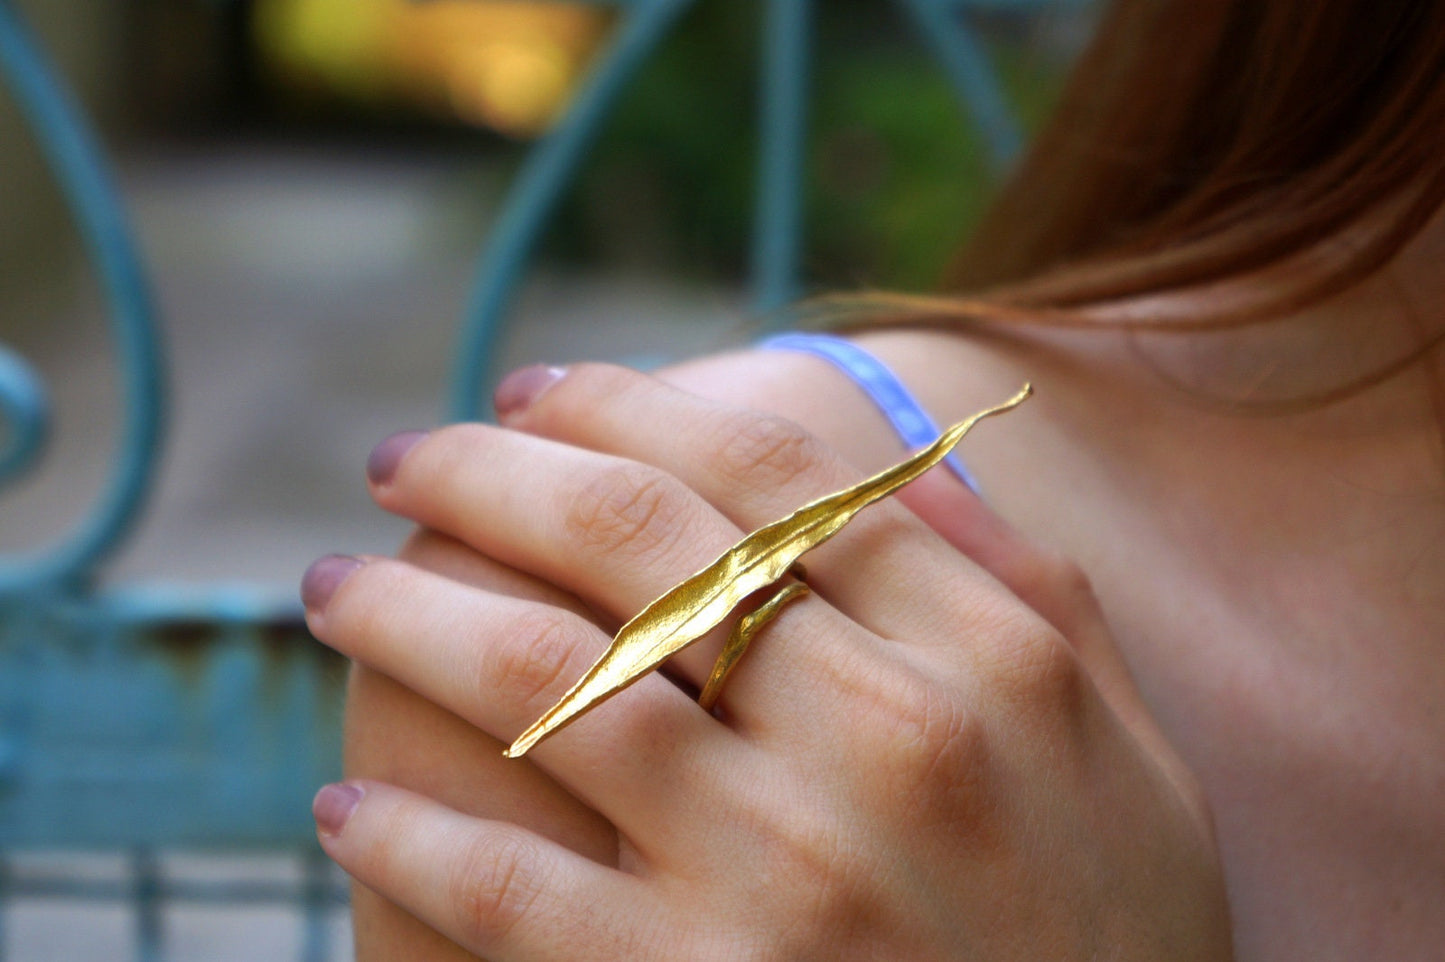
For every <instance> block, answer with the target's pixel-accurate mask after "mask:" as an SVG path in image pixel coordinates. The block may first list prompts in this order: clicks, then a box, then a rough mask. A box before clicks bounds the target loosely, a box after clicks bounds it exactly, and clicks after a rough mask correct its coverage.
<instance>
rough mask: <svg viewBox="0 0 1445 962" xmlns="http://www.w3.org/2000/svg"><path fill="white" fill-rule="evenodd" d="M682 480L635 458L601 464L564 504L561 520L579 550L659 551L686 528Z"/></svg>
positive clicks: (643, 554)
mask: <svg viewBox="0 0 1445 962" xmlns="http://www.w3.org/2000/svg"><path fill="white" fill-rule="evenodd" d="M686 505H687V500H686V497H685V496H684V494H683V492H682V490H681V486H680V482H677V481H676V480H674V479H673V478H671V477H670V476H668V475H666V474H664V473H662V472H661V471H657V470H655V469H653V468H649V467H647V466H645V465H641V464H636V463H633V462H627V461H621V462H617V463H615V464H610V465H608V466H606V467H603V468H601V469H599V470H598V471H597V472H596V473H594V474H593V476H592V477H590V478H589V479H588V480H587V481H586V482H585V483H583V484H582V486H581V488H580V489H579V490H577V491H576V493H575V495H574V496H573V497H571V498H570V499H569V501H568V503H567V505H566V507H565V508H564V514H563V518H564V520H563V524H564V526H565V528H566V531H567V534H568V535H569V536H570V538H571V540H572V542H573V543H574V544H576V545H577V546H578V547H579V548H581V549H582V550H585V551H588V552H595V553H599V554H606V555H610V554H613V553H615V552H617V551H626V552H628V553H630V554H633V555H638V556H644V557H645V556H651V555H657V554H661V553H663V552H665V551H666V549H667V548H668V547H669V546H671V545H672V544H673V542H674V541H675V540H676V539H677V537H678V536H679V534H680V532H681V531H683V530H685V528H686V525H685V524H684V523H683V522H684V518H683V515H684V513H685V511H686V510H687V509H686Z"/></svg>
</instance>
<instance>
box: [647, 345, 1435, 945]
mask: <svg viewBox="0 0 1445 962" xmlns="http://www.w3.org/2000/svg"><path fill="white" fill-rule="evenodd" d="M860 340H861V342H862V343H864V344H865V345H866V346H868V347H869V348H870V349H871V350H872V351H873V352H875V353H876V354H877V355H879V356H880V357H882V358H883V359H884V360H885V361H886V362H888V363H889V364H890V366H891V367H892V368H893V369H894V370H895V371H896V372H898V373H899V374H900V375H901V376H902V377H903V379H904V380H905V381H906V382H908V383H909V384H910V385H912V386H913V387H914V388H915V390H916V391H917V392H918V394H919V395H920V397H921V398H922V399H923V401H924V402H925V405H926V406H927V407H929V408H930V409H931V411H932V412H933V414H934V415H935V416H936V418H937V419H938V420H940V421H943V422H947V421H949V420H950V419H954V418H958V417H961V416H963V415H965V414H966V413H967V412H968V411H969V410H972V409H974V408H976V407H979V406H981V405H983V404H987V403H989V399H991V398H994V397H995V396H1003V395H1005V394H1006V393H1007V392H1008V391H1009V390H1012V389H1013V388H1014V387H1016V386H1017V384H1018V383H1019V382H1020V381H1021V380H1023V379H1030V380H1032V381H1034V383H1035V384H1036V385H1037V388H1038V397H1037V399H1036V401H1034V402H1031V404H1030V405H1029V406H1027V407H1026V409H1025V410H1021V411H1020V412H1018V413H1017V414H1016V415H1015V416H1013V417H1011V418H1010V419H1009V420H1008V422H1007V423H1004V422H1000V423H998V424H994V425H990V426H989V427H990V428H991V429H985V430H980V431H979V432H977V434H976V436H975V437H971V438H970V439H969V441H968V442H967V443H966V444H965V446H964V448H963V450H962V455H963V457H964V458H965V459H966V460H967V461H968V463H969V465H970V468H971V470H973V472H974V473H975V475H976V476H977V477H978V478H979V480H980V483H981V485H982V488H983V490H984V493H985V496H986V497H987V498H988V500H989V501H990V503H991V504H992V506H993V507H994V508H995V509H997V510H999V511H1000V512H1001V513H1002V514H1003V515H1004V516H1005V517H1006V518H1007V519H1008V520H1009V521H1011V522H1012V523H1014V524H1015V525H1016V526H1017V527H1019V528H1020V529H1022V530H1023V531H1025V532H1026V533H1028V534H1030V535H1031V536H1033V537H1034V538H1035V539H1037V540H1039V541H1041V542H1043V543H1046V544H1049V545H1052V546H1054V547H1056V548H1058V549H1060V550H1062V551H1063V552H1065V553H1066V554H1068V555H1069V556H1071V557H1074V558H1075V559H1076V560H1078V561H1079V562H1080V563H1081V564H1082V565H1083V566H1084V568H1085V570H1086V571H1087V572H1088V573H1089V575H1090V577H1091V579H1092V580H1093V582H1094V586H1095V588H1096V590H1097V591H1098V593H1099V595H1100V597H1101V599H1102V601H1103V604H1104V606H1105V609H1106V611H1107V612H1108V614H1109V616H1110V620H1111V622H1112V625H1113V627H1114V630H1115V632H1116V635H1117V637H1118V639H1119V642H1120V645H1121V646H1122V647H1123V649H1124V651H1125V653H1126V655H1127V656H1128V658H1129V661H1130V664H1131V667H1132V669H1133V670H1134V672H1135V674H1136V676H1137V678H1138V680H1139V682H1140V684H1141V687H1142V688H1143V690H1144V692H1145V695H1146V697H1147V698H1148V699H1149V701H1150V703H1151V707H1152V708H1153V710H1154V711H1155V713H1156V715H1157V716H1158V718H1159V720H1160V721H1161V723H1162V724H1163V726H1164V728H1165V731H1166V732H1167V733H1168V734H1169V736H1170V737H1171V739H1172V740H1173V741H1174V742H1175V744H1176V746H1177V747H1178V748H1179V749H1180V750H1181V751H1182V752H1183V754H1184V755H1185V758H1186V760H1187V761H1188V762H1189V763H1190V764H1191V765H1192V766H1193V767H1194V768H1195V770H1196V771H1197V773H1198V774H1199V775H1200V777H1201V779H1202V781H1203V782H1204V785H1205V787H1206V790H1207V791H1208V794H1209V796H1210V799H1211V802H1212V804H1213V806H1214V810H1215V815H1216V818H1217V820H1218V824H1219V829H1220V839H1221V845H1222V848H1223V850H1224V851H1223V854H1224V860H1225V865H1226V871H1227V873H1228V876H1229V881H1230V887H1231V898H1232V902H1233V910H1234V913H1235V924H1236V930H1237V932H1236V935H1237V945H1238V949H1239V954H1240V958H1243V959H1286V958H1315V959H1364V958H1395V959H1408V958H1422V959H1423V958H1426V957H1429V956H1430V955H1432V954H1433V953H1434V952H1436V951H1438V947H1439V945H1441V944H1445V912H1442V911H1441V909H1442V906H1445V816H1442V815H1441V814H1440V811H1441V810H1440V807H1439V805H1438V799H1439V798H1440V797H1442V792H1445V756H1442V754H1441V753H1440V752H1439V750H1438V746H1439V745H1440V744H1442V743H1445V715H1442V714H1441V712H1440V710H1439V706H1440V705H1441V704H1445V658H1442V657H1441V654H1442V651H1441V649H1440V640H1441V639H1442V638H1445V547H1442V544H1445V542H1442V539H1441V538H1440V534H1441V532H1442V528H1445V509H1442V501H1445V498H1442V493H1445V491H1442V489H1445V484H1442V478H1445V471H1442V467H1441V465H1442V460H1441V456H1440V450H1439V432H1438V426H1437V425H1436V423H1435V421H1434V412H1433V410H1432V407H1431V405H1430V404H1429V403H1428V390H1427V388H1428V382H1429V379H1428V377H1427V375H1426V372H1424V371H1420V372H1415V373H1413V374H1407V375H1405V376H1404V377H1402V378H1400V379H1397V382H1394V383H1392V384H1390V385H1387V386H1386V387H1384V388H1382V389H1379V390H1376V391H1374V392H1371V393H1370V394H1368V395H1364V396H1362V397H1360V398H1358V399H1356V400H1354V401H1351V402H1346V403H1345V404H1343V405H1334V406H1331V407H1328V408H1323V409H1320V410H1317V411H1313V412H1307V413H1303V414H1297V415H1291V416H1287V417H1275V418H1251V417H1246V416H1241V415H1238V414H1234V413H1228V412H1220V411H1215V410H1211V409H1209V408H1208V407H1207V406H1205V405H1201V404H1200V403H1199V402H1197V401H1195V400H1194V399H1191V398H1190V397H1188V396H1187V395H1185V394H1183V393H1181V392H1180V391H1179V390H1178V389H1177V388H1175V387H1172V386H1170V385H1168V384H1165V383H1163V382H1161V381H1160V380H1159V379H1158V377H1156V376H1155V375H1154V374H1152V373H1151V372H1150V371H1149V370H1147V369H1146V368H1145V367H1144V366H1141V364H1140V362H1139V359H1138V356H1137V355H1138V350H1139V345H1138V344H1137V343H1136V344H1130V343H1128V339H1127V338H1124V337H1122V336H1120V335H1117V334H1089V335H1083V336H1072V337H1062V336H1058V335H1051V336H1047V337H1030V338H1017V339H1015V338H984V339H970V338H967V337H963V336H959V335H948V334H939V333H925V332H906V331H899V332H882V333H872V334H867V335H863V336H862V337H861V338H860ZM1156 347H1157V351H1158V352H1159V355H1160V357H1167V356H1169V355H1170V354H1171V352H1178V351H1180V350H1181V348H1180V347H1179V346H1178V345H1174V344H1167V343H1166V344H1163V345H1158V346H1156ZM1205 350H1213V348H1211V347H1206V348H1205ZM748 372H761V375H760V381H754V380H753V377H754V373H748ZM669 377H670V378H672V379H675V380H676V381H677V382H678V383H681V384H684V385H687V386H689V387H691V388H692V389H693V390H697V391H700V392H702V393H708V394H713V395H715V396H719V397H723V398H725V399H728V400H742V397H743V393H744V392H746V391H748V390H751V389H753V388H758V389H759V393H757V394H754V395H753V399H754V403H755V404H762V405H764V406H766V407H767V408H769V409H771V410H774V411H777V412H779V413H782V414H784V415H786V416H788V417H791V418H794V419H796V420H799V421H801V422H803V423H804V424H805V425H807V426H808V427H809V428H811V429H812V430H814V431H815V432H817V433H819V434H820V435H822V436H823V437H824V438H825V439H827V440H829V441H830V442H831V443H833V444H835V445H836V446H838V447H839V448H841V449H843V450H845V451H846V452H848V453H849V455H850V456H852V457H853V458H855V459H856V460H857V461H858V463H859V465H860V467H864V468H872V467H874V466H875V465H876V464H878V463H881V462H885V461H886V460H887V459H888V458H891V457H896V455H897V452H898V447H897V441H896V440H895V439H893V438H892V436H891V435H890V434H889V433H888V431H887V429H886V428H882V430H880V427H881V420H880V419H879V417H878V415H877V414H876V413H875V412H873V411H872V409H871V405H870V403H869V402H868V401H866V400H865V399H863V398H862V396H861V394H859V393H858V392H857V390H856V389H854V388H852V387H851V385H849V384H848V383H847V382H846V380H844V379H843V378H842V377H841V375H838V374H837V373H836V372H833V371H831V370H830V369H829V368H828V366H827V365H826V364H824V363H822V362H817V361H814V360H812V359H810V358H806V357H799V356H787V357H777V356H775V355H762V356H746V357H743V356H732V357H721V358H715V359H711V360H705V361H700V362H696V363H694V364H691V365H686V366H684V367H682V368H679V369H677V370H675V371H673V372H671V373H670V374H669Z"/></svg>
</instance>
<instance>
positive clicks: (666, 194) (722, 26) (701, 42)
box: [559, 0, 1061, 288]
mask: <svg viewBox="0 0 1445 962" xmlns="http://www.w3.org/2000/svg"><path fill="white" fill-rule="evenodd" d="M889 7H890V5H889V4H885V3H879V2H878V0H867V2H863V0H855V2H841V0H838V2H835V3H832V4H828V5H820V6H819V8H818V9H819V13H820V17H821V18H822V22H821V23H820V24H819V31H818V36H817V41H816V44H815V73H814V78H813V90H812V99H811V110H812V115H811V116H810V117H809V118H808V121H809V128H810V135H809V140H810V145H809V156H808V172H807V185H808V193H807V196H806V199H805V203H806V207H805V228H804V229H805V251H804V273H805V278H804V280H805V282H806V283H807V284H808V285H810V286H813V287H838V286H845V287H852V286H858V285H873V286H884V287H900V288H920V287H928V286H930V285H932V284H933V283H934V282H935V281H936V279H937V278H938V276H939V274H940V272H941V271H942V269H943V267H944V265H945V264H946V263H947V261H948V259H949V257H950V256H951V255H952V253H953V252H954V251H955V250H956V249H957V247H958V246H959V245H960V243H961V242H962V240H963V239H964V238H965V237H966V236H967V233H968V231H969V230H970V228H971V226H972V225H973V224H974V223H975V222H976V220H977V218H978V216H979V214H980V213H981V212H982V210H983V208H984V207H985V205H986V204H987V201H988V198H989V196H990V194H991V191H992V189H993V187H994V186H995V184H994V179H993V177H992V175H991V174H990V171H989V166H988V163H987V158H986V154H985V151H984V147H983V144H982V142H981V139H980V135H979V134H978V132H977V131H976V130H975V129H974V128H973V127H972V125H971V123H970V122H969V120H968V118H967V117H966V116H965V115H964V113H963V109H962V105H961V103H960V101H959V99H958V97H957V95H956V93H955V92H954V90H953V89H952V87H950V86H949V84H948V83H947V81H946V79H945V77H944V76H943V74H942V72H941V70H940V69H939V68H938V67H937V66H936V64H935V63H934V61H933V60H932V58H931V57H930V56H929V55H928V52H927V50H926V48H925V47H924V46H923V45H922V44H921V43H920V42H919V41H918V39H917V38H916V36H914V35H913V34H912V32H911V31H910V29H909V28H908V26H907V25H906V24H904V23H902V22H900V21H899V20H898V19H897V17H896V14H894V13H892V11H891V10H890V9H889ZM760 31H761V25H760V23H759V17H758V9H757V5H755V4H745V3H737V2H727V3H716V2H711V3H700V4H698V5H697V6H696V7H695V8H694V10H693V12H691V13H690V14H689V15H688V16H687V17H686V18H685V20H684V22H683V24H682V25H681V27H680V29H679V30H678V32H677V33H676V34H674V35H673V36H672V37H671V38H669V40H668V41H667V42H666V43H665V44H664V46H663V49H661V50H660V51H658V52H657V54H656V55H655V56H654V59H653V61H652V62H651V63H650V64H649V65H648V66H647V67H646V68H645V69H644V70H643V71H642V74H641V75H640V76H639V77H638V78H637V80H636V81H635V82H634V84H633V86H632V88H631V90H630V92H629V94H628V95H627V96H626V97H625V98H624V101H623V103H622V104H621V105H620V108H619V110H618V112H617V113H616V115H615V116H614V117H613V118H612V120H611V121H609V123H608V125H607V133H606V135H605V136H604V138H603V141H602V143H601V144H600V145H599V147H598V149H597V150H596V152H595V153H594V155H593V158H592V159H591V161H590V163H589V164H588V166H587V168H586V171H585V172H584V174H583V176H582V178H581V183H580V184H579V187H578V189H577V192H576V193H575V195H574V199H573V201H572V202H571V204H570V205H569V207H568V209H567V210H566V211H565V212H564V213H563V215H562V219H561V224H559V228H560V231H559V234H560V237H561V239H562V241H563V248H564V250H566V251H567V252H569V253H573V254H578V255H585V256H587V257H588V258H596V257H601V258H603V259H605V260H611V261H612V262H614V263H622V264H630V263H645V264H649V265H654V266H661V267H663V268H665V269H668V270H672V271H682V272H691V273H698V274H711V275H718V274H723V275H734V276H735V275H739V274H741V272H742V271H743V270H744V267H745V264H746V256H747V246H748V238H749V235H750V232H751V230H752V219H753V208H754V184H755V180H754V178H755V167H756V118H757V112H758V111H757V76H758V36H759V34H760ZM1015 32H1016V31H1015ZM1004 33H1007V31H1004ZM990 51H991V54H992V56H993V58H994V63H995V66H996V68H997V69H998V71H999V73H1000V75H1001V77H1002V80H1003V83H1004V85H1005V87H1006V89H1007V91H1008V94H1009V97H1010V101H1011V104H1012V105H1013V107H1014V109H1015V110H1016V112H1017V114H1018V115H1019V116H1020V118H1021V120H1022V121H1023V122H1024V124H1025V126H1026V127H1032V126H1033V125H1035V124H1036V123H1037V121H1038V120H1039V119H1040V118H1041V117H1042V116H1043V115H1044V114H1046V113H1047V110H1048V108H1049V105H1050V103H1051V101H1052V99H1053V96H1054V94H1055V91H1056V90H1057V87H1058V83H1059V79H1060V74H1061V68H1060V67H1059V65H1057V64H1056V63H1054V62H1052V61H1051V59H1050V58H1048V57H1042V56H1038V55H1036V54H1035V53H1034V52H1032V51H1031V50H1029V49H1028V48H1027V46H1026V45H1025V44H1023V42H1022V41H1021V40H1020V39H1018V38H1016V37H1015V38H1008V37H1005V38H1003V39H997V38H996V39H993V40H992V42H991V43H990Z"/></svg>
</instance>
